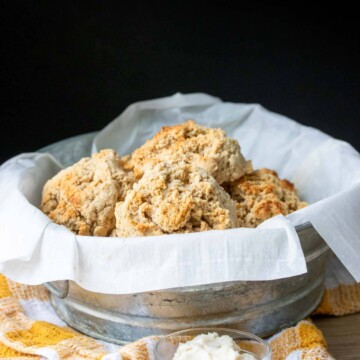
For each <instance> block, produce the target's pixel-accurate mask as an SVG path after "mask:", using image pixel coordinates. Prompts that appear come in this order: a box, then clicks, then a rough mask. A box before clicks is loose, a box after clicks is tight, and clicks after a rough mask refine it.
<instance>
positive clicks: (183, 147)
mask: <svg viewBox="0 0 360 360" xmlns="http://www.w3.org/2000/svg"><path fill="white" fill-rule="evenodd" d="M124 159H125V160H126V161H127V166H128V167H129V168H130V169H134V171H135V172H136V174H137V176H138V178H140V177H141V176H142V175H143V174H144V172H145V171H146V170H147V169H152V168H153V167H154V166H155V165H156V164H158V163H160V162H163V161H166V162H173V163H176V162H179V161H185V162H187V163H189V164H193V165H195V166H197V167H201V168H204V169H205V170H207V171H208V172H209V173H210V175H212V176H213V177H214V178H215V179H216V181H217V182H218V183H219V184H222V183H224V182H228V181H234V180H236V179H238V178H239V177H240V176H242V175H243V174H244V173H245V167H246V161H245V159H244V157H243V155H242V154H241V151H240V146H239V143H238V142H237V141H236V140H234V139H231V138H228V137H227V136H226V134H225V132H224V131H223V130H221V129H212V128H206V127H203V126H199V125H197V124H196V123H195V122H194V121H192V120H189V121H187V122H185V123H183V124H180V125H175V126H165V127H163V128H162V129H161V130H160V131H159V132H158V133H157V134H156V135H155V136H154V137H153V138H152V139H150V140H148V141H147V142H146V143H145V144H144V145H143V146H141V147H140V148H138V149H137V150H135V151H134V152H133V153H132V154H131V156H127V157H126V158H124Z"/></svg>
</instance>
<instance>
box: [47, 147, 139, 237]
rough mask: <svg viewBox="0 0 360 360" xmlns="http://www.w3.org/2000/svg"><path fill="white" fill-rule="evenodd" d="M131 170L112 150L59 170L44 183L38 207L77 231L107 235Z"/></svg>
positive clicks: (131, 178)
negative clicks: (125, 167) (126, 167)
mask: <svg viewBox="0 0 360 360" xmlns="http://www.w3.org/2000/svg"><path fill="white" fill-rule="evenodd" d="M133 183H134V177H133V174H132V172H130V171H126V170H124V168H123V161H122V160H121V158H120V157H119V156H118V155H117V154H116V153H115V151H113V150H102V151H100V152H99V153H96V154H93V155H92V157H91V158H83V159H81V160H80V161H79V162H78V163H76V164H74V165H72V166H70V167H68V168H66V169H64V170H62V171H60V172H59V173H58V174H57V175H55V176H54V177H53V178H52V179H50V180H49V181H48V182H47V183H46V184H45V186H44V189H43V194H42V203H41V209H42V210H43V212H44V213H45V214H47V215H48V216H49V218H50V219H51V220H53V221H54V222H55V223H57V224H60V225H65V226H66V227H67V228H69V229H70V230H72V231H73V232H75V233H76V234H79V235H95V236H107V235H109V234H110V233H111V231H112V230H113V229H114V227H115V217H114V211H115V205H116V203H117V202H118V201H121V200H123V199H124V198H125V195H126V193H127V191H128V190H130V189H131V188H132V185H133Z"/></svg>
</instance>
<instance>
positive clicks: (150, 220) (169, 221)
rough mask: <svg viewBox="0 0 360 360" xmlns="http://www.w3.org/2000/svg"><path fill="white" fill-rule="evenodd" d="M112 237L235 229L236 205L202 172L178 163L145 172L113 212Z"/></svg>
mask: <svg viewBox="0 0 360 360" xmlns="http://www.w3.org/2000/svg"><path fill="white" fill-rule="evenodd" d="M115 217H116V230H114V232H113V234H112V235H113V236H118V237H128V236H149V235H162V234H173V233H189V232H197V231H204V230H212V229H216V230H223V229H230V228H234V227H236V226H237V219H236V209H235V203H234V202H233V201H232V200H231V199H230V196H229V195H228V194H227V193H226V192H225V190H224V189H223V188H222V187H221V186H220V185H219V184H218V183H217V182H216V180H215V179H214V178H213V177H212V176H210V175H209V174H208V173H207V172H206V171H205V170H204V169H202V168H198V167H195V166H193V165H190V164H187V163H185V162H181V163H178V164H174V163H159V164H157V165H156V166H155V167H154V168H153V169H152V170H147V171H146V172H145V174H144V176H143V177H142V178H141V180H140V181H139V182H138V183H136V184H135V185H134V187H133V189H132V190H130V191H129V192H128V193H127V195H126V197H125V200H124V201H123V202H119V203H118V204H117V205H116V209H115Z"/></svg>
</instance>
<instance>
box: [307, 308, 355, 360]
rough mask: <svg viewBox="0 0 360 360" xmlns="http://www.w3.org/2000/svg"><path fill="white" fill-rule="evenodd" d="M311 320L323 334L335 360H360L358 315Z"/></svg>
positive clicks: (323, 317)
mask: <svg viewBox="0 0 360 360" xmlns="http://www.w3.org/2000/svg"><path fill="white" fill-rule="evenodd" d="M312 320H313V321H314V323H315V324H316V325H317V326H318V327H319V328H320V329H321V331H322V332H323V334H324V336H325V339H326V340H327V342H328V346H329V351H330V353H331V355H332V356H334V357H335V359H336V360H360V314H354V315H347V316H341V317H330V316H322V317H320V316H317V317H313V318H312Z"/></svg>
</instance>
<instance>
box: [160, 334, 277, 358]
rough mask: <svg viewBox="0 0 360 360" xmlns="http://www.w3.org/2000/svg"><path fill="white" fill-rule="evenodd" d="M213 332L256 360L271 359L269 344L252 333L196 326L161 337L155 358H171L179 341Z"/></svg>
mask: <svg viewBox="0 0 360 360" xmlns="http://www.w3.org/2000/svg"><path fill="white" fill-rule="evenodd" d="M214 332H216V333H218V334H219V336H223V335H228V336H230V337H231V338H232V339H233V340H234V341H235V343H236V344H237V345H238V346H239V347H240V348H241V349H242V350H243V353H250V354H251V355H253V356H254V357H255V358H256V359H257V360H270V359H271V349H270V346H269V344H268V343H267V342H266V341H264V340H262V339H261V338H259V337H258V336H256V335H254V334H250V333H247V332H244V331H240V330H235V329H225V328H196V329H188V330H182V331H178V332H176V333H173V334H170V335H167V336H164V337H162V338H161V339H160V340H159V341H158V342H157V343H156V345H155V349H154V354H155V360H172V359H173V357H174V355H175V352H176V350H177V348H178V346H179V344H180V343H184V342H187V341H190V340H192V339H193V338H195V337H196V336H198V335H201V334H208V333H214Z"/></svg>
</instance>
